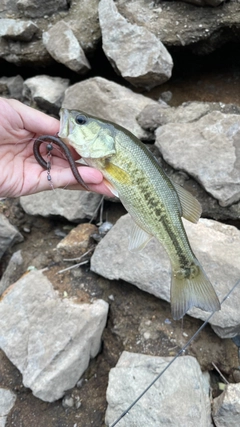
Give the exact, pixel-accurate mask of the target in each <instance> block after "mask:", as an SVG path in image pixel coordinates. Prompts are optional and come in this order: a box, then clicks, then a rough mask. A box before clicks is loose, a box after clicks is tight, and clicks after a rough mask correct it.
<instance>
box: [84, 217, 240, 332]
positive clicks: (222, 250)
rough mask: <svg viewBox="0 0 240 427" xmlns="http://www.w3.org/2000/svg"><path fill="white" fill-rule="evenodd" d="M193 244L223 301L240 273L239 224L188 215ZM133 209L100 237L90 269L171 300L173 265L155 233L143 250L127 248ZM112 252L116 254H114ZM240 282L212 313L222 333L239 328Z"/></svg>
mask: <svg viewBox="0 0 240 427" xmlns="http://www.w3.org/2000/svg"><path fill="white" fill-rule="evenodd" d="M184 226H185V229H186V232H187V235H188V237H189V240H190V242H191V246H192V248H193V250H194V252H195V254H196V256H197V258H198V259H199V261H200V262H201V264H202V266H203V267H204V270H205V271H206V273H207V275H208V277H209V279H210V281H211V282H212V284H213V286H214V288H215V289H216V292H217V294H218V296H219V298H220V301H221V300H222V299H223V297H224V296H225V295H226V294H227V293H228V291H229V289H231V287H232V286H233V285H234V284H235V282H236V281H237V280H239V277H240V269H239V263H238V259H239V257H240V232H239V230H237V229H236V228H235V227H233V226H230V225H225V224H221V223H218V222H216V221H212V220H207V219H201V220H200V221H199V222H198V224H192V223H190V222H188V221H185V220H184ZM131 228H132V220H131V218H130V215H128V214H127V215H124V216H123V217H121V218H120V219H119V220H118V221H117V223H116V224H115V225H114V226H113V228H112V229H111V230H110V231H109V232H108V234H107V235H106V236H105V237H104V238H103V239H102V240H101V242H100V243H99V244H98V246H97V247H96V249H95V252H94V254H93V256H92V258H91V270H92V271H94V272H95V273H98V274H100V275H101V276H103V277H106V278H108V279H110V280H113V279H116V280H118V279H122V280H125V281H126V282H129V283H132V284H133V285H135V286H137V287H138V288H140V289H142V290H144V291H146V292H149V293H151V294H153V295H155V296H156V297H158V298H162V299H164V300H166V301H170V281H171V269H170V262H169V259H168V256H167V254H166V252H165V251H164V249H163V248H162V246H161V245H160V244H158V242H157V240H156V239H152V240H151V241H150V242H149V243H148V245H147V246H146V247H145V248H144V249H143V250H142V251H141V252H139V253H135V252H129V251H128V250H127V248H128V236H129V235H130V231H131ZM113 254H114V256H113ZM238 298H240V285H239V286H238V287H237V288H236V289H235V291H234V292H233V293H232V294H231V297H229V298H228V299H227V301H225V302H224V304H223V306H222V309H221V311H219V312H217V313H215V314H214V316H213V317H212V318H211V319H210V321H209V323H210V324H211V326H212V328H213V330H214V331H215V332H216V333H217V334H218V335H219V336H220V337H221V338H232V337H233V336H235V335H239V334H240V313H239V310H238V307H237V306H236V303H235V301H236V300H238ZM188 314H189V315H191V316H194V317H197V318H200V319H202V320H206V318H207V317H208V314H207V313H206V312H204V311H202V310H200V309H196V308H194V309H192V310H190V311H189V312H188Z"/></svg>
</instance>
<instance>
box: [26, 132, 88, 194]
mask: <svg viewBox="0 0 240 427" xmlns="http://www.w3.org/2000/svg"><path fill="white" fill-rule="evenodd" d="M45 141H48V142H50V143H52V142H53V143H54V144H56V145H57V146H58V147H60V148H61V149H62V150H63V152H64V154H65V156H66V158H67V161H68V163H69V166H70V168H71V171H72V173H73V176H74V178H75V179H76V180H77V182H78V183H79V184H81V185H82V186H83V187H84V188H85V189H86V190H88V191H89V187H88V186H87V184H85V182H84V181H83V179H82V177H81V175H80V174H79V172H78V169H77V166H76V164H75V161H74V160H73V157H72V154H71V152H70V150H69V148H68V147H67V145H66V144H65V143H64V142H63V141H62V140H61V139H60V138H58V137H56V136H53V135H42V136H40V137H39V138H37V139H35V141H34V144H33V154H34V156H35V159H36V160H37V162H38V163H39V165H40V166H42V168H43V169H46V170H49V162H46V161H45V160H44V159H43V157H42V156H41V154H40V146H41V144H42V143H43V142H45Z"/></svg>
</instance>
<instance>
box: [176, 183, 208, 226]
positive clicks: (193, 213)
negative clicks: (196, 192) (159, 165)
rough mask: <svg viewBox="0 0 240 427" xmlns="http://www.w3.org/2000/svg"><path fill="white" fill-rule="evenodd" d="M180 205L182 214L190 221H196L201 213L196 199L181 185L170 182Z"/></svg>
mask: <svg viewBox="0 0 240 427" xmlns="http://www.w3.org/2000/svg"><path fill="white" fill-rule="evenodd" d="M172 184H173V186H174V188H175V190H176V192H177V194H178V197H179V200H180V203H181V206H182V216H183V217H184V218H185V219H187V220H188V221H191V222H194V223H196V222H198V220H199V218H200V216H201V213H202V207H201V205H200V203H199V201H198V200H197V199H195V197H194V196H193V195H192V194H191V193H189V191H187V190H185V188H183V187H181V185H179V184H176V183H175V182H172Z"/></svg>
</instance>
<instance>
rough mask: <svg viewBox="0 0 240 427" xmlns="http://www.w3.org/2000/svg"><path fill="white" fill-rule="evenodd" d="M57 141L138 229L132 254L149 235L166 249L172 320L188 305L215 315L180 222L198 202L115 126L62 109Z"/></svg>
mask: <svg viewBox="0 0 240 427" xmlns="http://www.w3.org/2000/svg"><path fill="white" fill-rule="evenodd" d="M85 120H86V122H85ZM78 122H84V123H78ZM59 136H60V138H62V139H63V140H65V141H66V142H67V143H68V144H70V145H72V146H73V147H74V148H75V150H76V151H77V152H78V153H79V154H80V155H81V156H82V157H83V158H84V160H85V161H86V162H87V163H88V164H89V165H91V166H93V167H95V168H97V169H99V170H100V171H101V172H102V174H103V176H104V178H105V179H106V182H107V185H109V186H110V188H111V189H112V190H113V191H114V193H115V194H117V195H118V196H119V198H120V200H121V201H122V203H123V205H124V206H125V208H126V209H127V211H128V212H129V213H130V215H131V216H132V218H133V220H134V222H135V224H136V226H135V227H134V228H133V230H132V235H131V240H130V245H129V247H130V249H131V250H140V249H142V248H143V247H144V246H145V244H146V243H147V242H148V241H149V240H150V238H151V237H153V236H154V237H156V238H157V239H158V241H159V242H160V243H161V244H162V245H163V246H164V248H165V250H166V252H167V253H168V255H169V258H170V261H171V266H172V285H171V305H172V313H173V317H174V318H175V319H179V318H181V317H182V316H183V315H184V314H185V313H186V311H188V310H189V309H190V308H191V307H192V306H197V307H200V308H202V309H204V310H207V311H215V310H218V309H219V308H220V305H219V301H218V298H217V296H216V293H215V291H214V289H213V287H212V285H211V283H210V281H209V280H208V278H207V276H206V275H205V273H204V271H203V269H202V267H201V266H200V263H199V262H198V260H197V258H196V257H195V255H194V253H193V251H192V249H191V247H190V244H189V241H188V238H187V235H186V232H185V229H184V227H183V224H182V219H181V217H182V216H185V217H186V218H188V219H190V220H192V221H193V222H196V221H197V219H198V217H199V205H198V202H197V201H195V199H194V198H193V197H192V196H191V195H190V194H189V193H187V192H186V191H185V190H183V189H181V187H177V188H176V187H175V185H174V184H173V183H172V182H171V180H170V179H169V178H168V177H167V175H166V174H165V172H164V171H163V170H162V168H161V167H160V165H159V164H158V162H157V161H156V160H155V158H154V157H153V155H152V154H151V153H150V152H149V150H148V149H147V148H146V146H145V145H144V144H143V143H142V142H141V141H139V140H138V139H137V138H136V137H135V136H134V135H133V134H131V133H130V132H129V131H127V130H125V129H124V128H122V127H121V126H119V125H116V124H113V123H109V122H106V121H104V120H100V119H97V118H95V117H91V116H89V115H88V114H85V113H82V112H78V111H68V110H66V109H64V110H63V111H62V113H61V127H60V133H59Z"/></svg>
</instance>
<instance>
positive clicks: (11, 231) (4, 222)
mask: <svg viewBox="0 0 240 427" xmlns="http://www.w3.org/2000/svg"><path fill="white" fill-rule="evenodd" d="M22 241H23V236H22V234H21V233H20V232H19V231H18V230H17V228H16V227H14V226H13V225H12V224H10V222H9V221H8V219H7V218H6V217H5V215H3V214H0V259H1V258H2V256H3V254H4V253H5V252H6V250H7V249H8V248H10V247H12V246H13V245H14V244H15V243H18V242H22Z"/></svg>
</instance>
